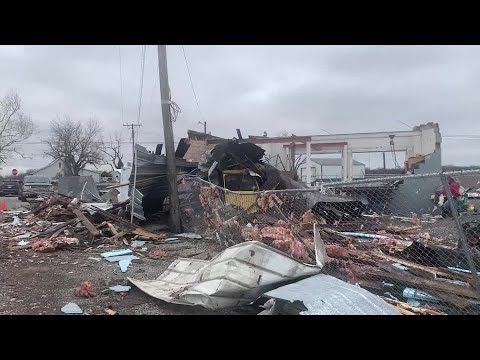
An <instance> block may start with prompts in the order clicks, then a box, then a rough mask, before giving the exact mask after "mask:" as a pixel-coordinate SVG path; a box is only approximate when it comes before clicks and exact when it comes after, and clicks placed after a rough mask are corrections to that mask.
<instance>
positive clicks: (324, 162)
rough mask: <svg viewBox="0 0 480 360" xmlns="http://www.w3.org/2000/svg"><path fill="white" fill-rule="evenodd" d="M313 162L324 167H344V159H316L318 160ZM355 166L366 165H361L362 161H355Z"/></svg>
mask: <svg viewBox="0 0 480 360" xmlns="http://www.w3.org/2000/svg"><path fill="white" fill-rule="evenodd" d="M312 161H313V162H315V163H317V164H318V165H322V166H342V159H329V158H323V159H319V158H316V159H312ZM353 165H365V164H363V163H361V162H360V161H357V160H353Z"/></svg>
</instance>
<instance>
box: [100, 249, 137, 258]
mask: <svg viewBox="0 0 480 360" xmlns="http://www.w3.org/2000/svg"><path fill="white" fill-rule="evenodd" d="M131 253H132V250H130V249H125V250H114V251H108V252H104V253H101V254H100V256H101V257H103V258H108V257H110V256H121V255H127V254H131Z"/></svg>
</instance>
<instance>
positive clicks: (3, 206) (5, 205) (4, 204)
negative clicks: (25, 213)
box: [0, 199, 7, 211]
mask: <svg viewBox="0 0 480 360" xmlns="http://www.w3.org/2000/svg"><path fill="white" fill-rule="evenodd" d="M0 210H2V211H7V202H6V201H5V199H3V201H2V207H0Z"/></svg>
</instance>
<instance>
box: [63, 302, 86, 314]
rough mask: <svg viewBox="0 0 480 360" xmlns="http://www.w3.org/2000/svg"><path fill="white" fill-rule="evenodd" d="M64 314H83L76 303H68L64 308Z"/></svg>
mask: <svg viewBox="0 0 480 360" xmlns="http://www.w3.org/2000/svg"><path fill="white" fill-rule="evenodd" d="M62 312H63V313H65V314H83V311H82V309H80V306H78V305H77V304H75V303H68V304H67V305H65V306H64V307H62Z"/></svg>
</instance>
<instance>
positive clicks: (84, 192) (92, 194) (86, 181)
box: [58, 176, 100, 201]
mask: <svg viewBox="0 0 480 360" xmlns="http://www.w3.org/2000/svg"><path fill="white" fill-rule="evenodd" d="M58 193H59V194H62V195H66V196H71V197H74V198H77V199H79V200H83V201H92V200H98V199H100V194H99V193H98V190H97V186H96V185H95V183H94V181H93V178H92V177H91V176H64V177H61V178H59V179H58Z"/></svg>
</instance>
